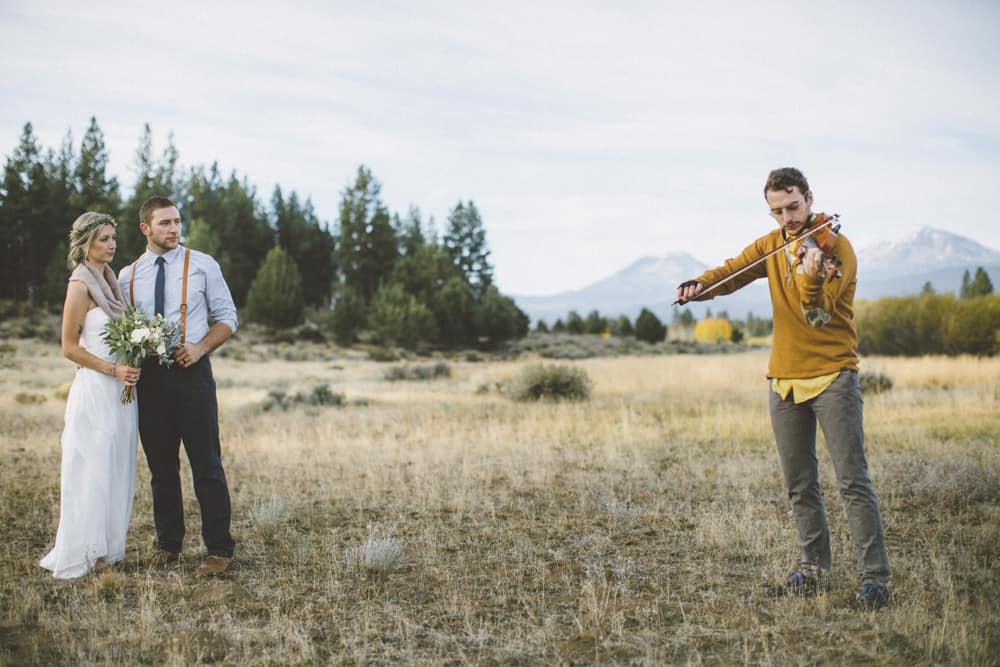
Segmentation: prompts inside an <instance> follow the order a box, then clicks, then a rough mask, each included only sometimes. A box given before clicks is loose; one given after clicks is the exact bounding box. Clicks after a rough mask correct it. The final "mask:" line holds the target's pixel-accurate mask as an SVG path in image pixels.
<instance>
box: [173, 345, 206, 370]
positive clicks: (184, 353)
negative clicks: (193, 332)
mask: <svg viewBox="0 0 1000 667" xmlns="http://www.w3.org/2000/svg"><path fill="white" fill-rule="evenodd" d="M203 356H205V353H204V352H203V351H202V349H201V346H200V345H197V344H195V343H184V345H182V346H181V347H180V348H178V349H177V351H176V352H174V361H176V362H177V364H178V365H179V366H180V367H181V368H188V367H190V366H194V365H195V364H196V363H198V361H199V360H200V359H201V358H202V357H203Z"/></svg>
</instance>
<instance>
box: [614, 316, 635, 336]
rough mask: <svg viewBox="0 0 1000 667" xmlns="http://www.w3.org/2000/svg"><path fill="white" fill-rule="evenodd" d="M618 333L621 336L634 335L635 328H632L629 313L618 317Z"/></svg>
mask: <svg viewBox="0 0 1000 667" xmlns="http://www.w3.org/2000/svg"><path fill="white" fill-rule="evenodd" d="M618 335H619V336H634V335H635V329H633V328H632V323H631V322H630V321H629V319H628V315H621V316H620V317H619V318H618Z"/></svg>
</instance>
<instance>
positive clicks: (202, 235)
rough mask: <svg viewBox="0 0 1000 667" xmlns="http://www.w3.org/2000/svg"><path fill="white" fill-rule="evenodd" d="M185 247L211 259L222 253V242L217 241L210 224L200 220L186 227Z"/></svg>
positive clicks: (217, 237) (216, 234)
mask: <svg viewBox="0 0 1000 667" xmlns="http://www.w3.org/2000/svg"><path fill="white" fill-rule="evenodd" d="M143 238H145V237H143ZM185 245H187V247H189V248H191V249H193V250H200V251H201V252H203V253H206V254H208V255H211V256H212V257H216V256H218V255H219V254H220V252H221V251H222V240H221V239H219V234H218V233H217V232H216V231H215V230H214V229H212V226H211V225H210V224H208V223H207V222H205V221H204V220H202V219H200V218H199V219H197V220H194V221H192V222H191V224H190V225H189V226H188V234H187V241H186V242H185Z"/></svg>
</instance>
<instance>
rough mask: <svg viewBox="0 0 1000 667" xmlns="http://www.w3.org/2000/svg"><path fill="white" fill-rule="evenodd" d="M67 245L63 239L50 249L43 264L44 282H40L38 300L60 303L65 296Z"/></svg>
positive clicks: (67, 271)
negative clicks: (50, 253)
mask: <svg viewBox="0 0 1000 667" xmlns="http://www.w3.org/2000/svg"><path fill="white" fill-rule="evenodd" d="M68 252H69V247H68V245H67V243H66V242H65V241H63V242H61V243H60V244H59V245H57V246H56V247H55V249H54V250H53V251H52V256H51V257H49V261H48V263H47V264H46V265H45V282H44V283H43V284H42V290H41V292H40V297H41V298H40V300H41V302H42V303H45V304H48V305H50V306H51V305H56V304H60V303H62V302H63V300H65V298H66V283H67V281H68V280H69V274H70V271H69V268H68V267H67V265H66V254H67V253H68Z"/></svg>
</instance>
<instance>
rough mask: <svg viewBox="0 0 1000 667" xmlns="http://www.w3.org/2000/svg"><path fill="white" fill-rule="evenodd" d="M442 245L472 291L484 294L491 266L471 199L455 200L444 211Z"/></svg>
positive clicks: (489, 283)
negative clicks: (444, 227) (446, 225)
mask: <svg viewBox="0 0 1000 667" xmlns="http://www.w3.org/2000/svg"><path fill="white" fill-rule="evenodd" d="M442 244H443V245H444V248H445V250H447V251H448V254H449V255H450V256H451V259H452V261H453V262H454V263H455V265H456V266H457V267H458V268H459V269H461V271H462V274H463V275H464V276H465V279H466V280H467V281H468V283H469V284H470V285H471V286H472V288H473V289H474V290H475V291H476V294H477V295H480V296H481V295H483V294H485V293H486V290H487V288H489V286H490V285H492V284H493V266H492V265H491V264H490V262H489V257H490V251H489V248H487V246H486V230H485V229H484V228H483V221H482V218H481V217H480V216H479V211H478V210H477V209H476V205H475V204H474V203H473V202H472V201H469V202H468V204H463V203H462V202H461V201H460V202H458V204H457V205H456V206H455V208H453V209H452V210H451V212H450V213H449V214H448V229H447V231H446V232H445V235H444V239H443V240H442Z"/></svg>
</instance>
